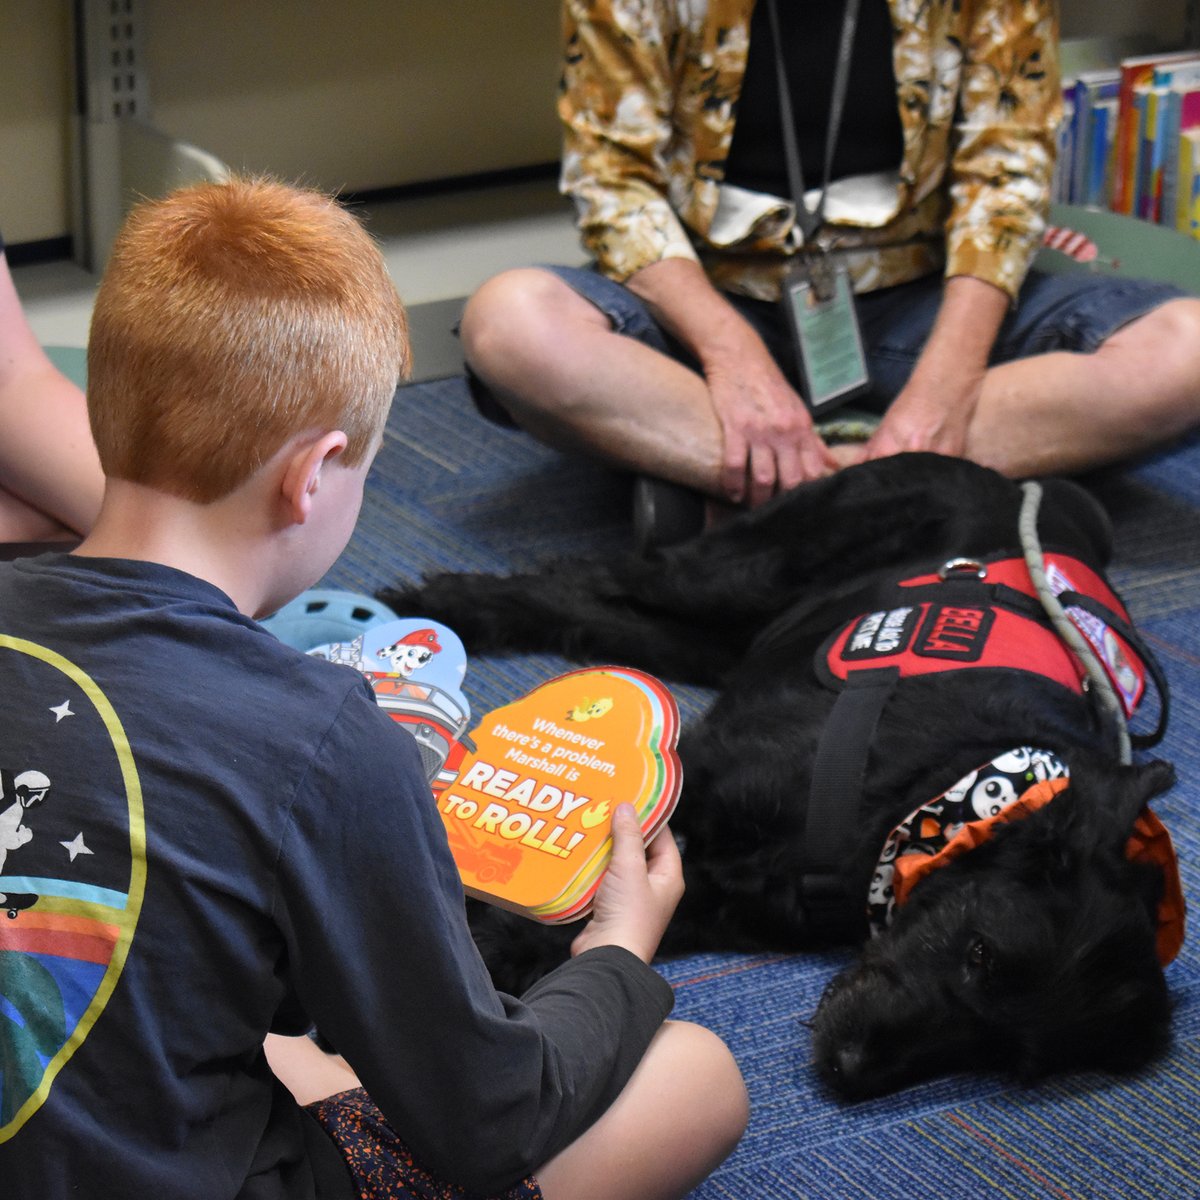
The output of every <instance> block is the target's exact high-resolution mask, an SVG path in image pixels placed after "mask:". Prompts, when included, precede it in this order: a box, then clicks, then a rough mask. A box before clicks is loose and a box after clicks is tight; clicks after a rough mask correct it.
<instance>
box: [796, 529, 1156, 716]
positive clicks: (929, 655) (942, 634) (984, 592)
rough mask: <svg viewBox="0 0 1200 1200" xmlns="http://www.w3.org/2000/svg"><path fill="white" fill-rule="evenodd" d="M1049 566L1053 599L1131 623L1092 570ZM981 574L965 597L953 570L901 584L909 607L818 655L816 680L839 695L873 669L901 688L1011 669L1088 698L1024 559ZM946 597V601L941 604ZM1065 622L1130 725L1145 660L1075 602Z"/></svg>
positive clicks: (840, 634)
mask: <svg viewBox="0 0 1200 1200" xmlns="http://www.w3.org/2000/svg"><path fill="white" fill-rule="evenodd" d="M1045 563H1046V579H1047V582H1048V583H1049V585H1050V588H1051V590H1052V591H1053V592H1054V594H1055V595H1056V596H1059V595H1064V594H1069V593H1075V594H1077V595H1078V596H1081V597H1085V598H1087V599H1090V600H1093V601H1096V602H1097V603H1098V605H1100V606H1102V607H1103V608H1105V609H1108V610H1109V611H1110V612H1111V613H1113V614H1114V615H1115V616H1116V617H1118V618H1119V619H1120V620H1121V621H1123V622H1125V623H1128V621H1129V614H1128V613H1127V612H1126V610H1125V607H1124V605H1123V604H1122V603H1121V601H1120V600H1119V599H1118V598H1117V596H1116V595H1115V594H1114V592H1113V591H1112V589H1111V588H1110V587H1109V586H1108V584H1107V583H1105V581H1104V580H1103V579H1102V578H1101V577H1100V576H1099V575H1098V574H1097V573H1096V572H1095V571H1093V570H1092V569H1091V567H1089V566H1087V565H1086V564H1085V563H1082V562H1080V561H1079V560H1078V559H1076V558H1071V557H1069V556H1068V555H1064V554H1054V553H1047V554H1046V556H1045ZM972 566H974V564H972ZM979 570H980V571H984V572H986V574H985V575H984V576H983V580H981V581H979V582H976V580H975V579H971V580H968V581H966V588H963V587H962V581H961V577H960V576H957V575H956V574H955V573H954V571H953V570H952V565H951V564H948V565H947V567H944V568H943V569H942V573H940V574H931V575H918V576H915V577H913V578H912V579H906V580H904V581H903V582H902V583H901V584H900V585H899V590H898V592H897V596H898V597H901V598H902V597H903V592H904V590H905V589H909V590H911V591H912V593H913V598H912V601H911V602H907V603H895V604H893V606H892V607H890V608H886V609H879V610H877V611H875V612H869V613H864V614H863V615H861V616H859V617H856V618H854V619H853V620H852V621H850V622H849V623H847V624H846V625H844V626H842V628H841V629H839V630H838V631H837V632H835V633H834V635H833V636H832V637H831V638H830V639H829V640H828V641H827V642H826V643H825V645H824V646H823V647H822V648H821V651H820V652H818V655H817V670H818V674H820V675H821V677H822V678H823V679H824V680H825V682H826V683H828V684H831V685H833V686H834V687H837V686H839V685H840V684H841V683H843V682H845V680H846V679H847V678H848V676H849V674H850V672H851V671H855V670H859V669H862V668H870V667H897V668H899V671H900V676H901V678H908V677H910V676H914V675H928V674H932V673H934V672H939V671H948V670H954V669H958V668H964V667H966V668H972V667H973V668H980V667H989V668H993V669H994V668H997V667H1009V668H1012V669H1014V670H1020V671H1032V672H1035V673H1036V674H1039V675H1043V676H1045V677H1046V678H1048V679H1052V680H1054V681H1055V682H1056V683H1060V684H1062V685H1063V686H1064V687H1068V688H1070V689H1071V690H1072V691H1074V692H1076V693H1079V694H1082V692H1083V688H1084V684H1083V681H1084V679H1085V677H1086V671H1085V669H1084V667H1083V665H1082V664H1081V663H1080V662H1079V660H1078V659H1077V658H1076V656H1075V655H1074V654H1073V653H1072V652H1071V651H1070V650H1069V649H1068V648H1067V646H1066V645H1065V644H1064V642H1063V641H1062V639H1061V638H1060V637H1059V635H1058V634H1057V633H1056V632H1055V630H1054V629H1053V627H1052V626H1050V625H1049V624H1047V623H1046V618H1045V616H1044V613H1043V610H1042V608H1041V605H1040V603H1039V602H1038V600H1037V596H1036V592H1035V590H1034V586H1033V581H1032V580H1031V578H1030V575H1029V568H1028V567H1027V566H1026V565H1025V561H1024V559H1022V558H1006V559H1002V560H1001V561H999V562H993V563H987V564H986V565H980V566H979ZM943 590H944V594H945V599H944V600H942V599H940V598H939V593H940V592H942V591H943ZM955 592H958V593H959V595H958V596H956V595H955ZM964 596H965V597H969V598H967V599H963V597H964ZM1066 613H1067V616H1068V617H1070V619H1071V621H1072V622H1073V623H1074V624H1075V626H1076V627H1077V628H1078V629H1079V632H1080V633H1081V634H1082V635H1083V636H1084V637H1085V638H1086V639H1087V641H1088V642H1089V643H1090V645H1091V646H1092V649H1093V650H1094V651H1095V652H1096V655H1097V657H1098V658H1099V660H1100V663H1101V664H1102V666H1103V667H1104V670H1105V673H1106V674H1107V675H1108V677H1109V679H1110V680H1111V681H1112V685H1113V687H1114V689H1115V690H1116V694H1117V696H1118V697H1119V699H1120V701H1121V704H1122V707H1123V708H1124V710H1125V715H1126V716H1130V715H1131V714H1132V713H1133V710H1134V709H1135V708H1136V707H1137V705H1138V703H1139V701H1140V700H1141V698H1142V694H1143V692H1144V691H1145V686H1146V668H1145V665H1144V663H1143V662H1142V660H1141V658H1140V656H1139V655H1138V654H1137V652H1136V651H1135V650H1134V649H1133V647H1132V646H1130V644H1129V643H1128V642H1127V641H1126V640H1125V638H1124V637H1123V636H1122V635H1121V634H1120V633H1118V632H1117V631H1116V630H1115V629H1114V628H1113V627H1112V625H1111V624H1109V622H1107V621H1105V620H1103V619H1102V618H1101V617H1099V616H1097V615H1096V614H1095V613H1094V612H1093V611H1089V610H1088V609H1085V608H1083V607H1081V606H1080V605H1078V604H1071V603H1070V597H1069V596H1068V601H1067V603H1066Z"/></svg>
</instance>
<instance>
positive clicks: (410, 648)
mask: <svg viewBox="0 0 1200 1200" xmlns="http://www.w3.org/2000/svg"><path fill="white" fill-rule="evenodd" d="M441 650H442V645H441V643H440V642H439V641H438V639H437V633H436V632H435V631H434V630H432V629H414V630H413V632H412V633H407V634H405V635H404V637H402V638H400V640H399V641H396V642H393V643H392V644H391V645H390V646H385V647H384V648H383V649H382V650H378V651H376V654H375V657H376V658H382V659H383V661H384V662H386V663H390V664H391V669H392V670H393V671H395V672H396V673H397V674H398V675H401V676H403V677H404V678H405V679H407V678H408V677H409V676H410V675H411V674H412V673H413V672H414V671H419V670H420V669H421V668H422V667H424V666H426V665H427V664H428V663H429V661H430V659H432V658H433V656H434V655H435V654H440V653H441Z"/></svg>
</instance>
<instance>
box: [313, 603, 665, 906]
mask: <svg viewBox="0 0 1200 1200" xmlns="http://www.w3.org/2000/svg"><path fill="white" fill-rule="evenodd" d="M309 653H310V654H312V655H315V656H316V657H318V658H324V659H327V660H329V661H331V662H336V663H341V664H343V665H345V666H349V667H353V668H354V669H356V670H358V671H361V672H362V673H363V675H364V676H365V677H366V678H367V680H368V681H369V682H370V684H371V687H372V689H373V690H374V692H375V699H376V701H377V702H378V704H379V705H380V707H382V708H383V709H385V710H386V711H387V713H388V715H389V716H390V717H391V718H392V719H393V720H394V721H396V722H397V723H398V724H400V725H401V726H402V727H403V728H404V729H405V730H406V731H407V732H408V733H410V734H411V735H412V736H413V737H414V738H415V739H416V742H417V746H418V749H419V751H420V755H421V763H422V766H423V767H424V768H425V773H426V777H427V778H428V779H429V782H430V785H431V788H432V791H433V795H434V799H435V801H436V803H437V806H438V812H439V814H440V815H441V818H442V822H443V824H444V825H445V827H446V834H447V838H448V840H449V843H450V850H451V853H452V854H453V855H454V860H455V863H456V864H457V866H458V869H459V874H460V876H461V877H462V881H463V887H464V888H465V889H466V891H467V893H468V894H469V895H472V896H475V897H476V898H478V899H481V900H487V901H489V902H491V903H493V904H497V905H500V906H501V907H503V908H508V909H512V910H513V911H515V912H519V913H522V914H523V915H525V916H528V917H532V918H533V919H535V920H538V921H544V922H547V923H555V924H557V923H559V922H565V921H574V920H578V919H580V918H581V917H584V916H586V915H587V913H588V912H589V911H590V910H591V906H592V901H593V899H594V897H595V894H596V889H597V888H598V887H599V886H600V880H601V878H602V877H603V875H604V871H605V869H606V867H607V866H608V862H609V859H610V858H611V856H612V837H611V833H610V826H611V820H612V813H613V811H614V810H615V808H616V806H617V805H618V804H619V803H621V802H622V801H628V802H629V803H631V804H632V805H633V806H634V809H635V810H636V812H637V814H638V817H639V819H640V821H641V826H642V837H643V840H644V841H645V842H646V843H647V844H648V843H649V842H650V841H651V840H652V839H653V838H654V837H655V835H657V833H658V832H659V830H660V829H661V828H662V826H663V825H664V824H665V823H666V821H667V819H668V818H669V817H670V815H671V813H672V812H673V811H674V809H675V805H676V803H677V801H678V799H679V792H680V788H681V786H682V782H683V777H682V769H681V766H680V762H679V756H678V754H677V753H676V745H677V743H678V741H679V708H678V705H677V704H676V703H675V698H674V697H673V696H672V695H671V693H670V692H669V691H668V690H667V688H666V687H665V686H664V685H663V684H662V683H660V682H659V681H658V680H657V679H655V678H654V677H653V676H651V675H647V674H645V673H644V672H642V671H636V670H633V669H631V668H626V667H618V666H606V667H597V668H588V669H584V670H579V671H570V672H568V673H567V674H565V675H559V676H557V677H555V678H553V679H550V680H548V681H547V682H545V683H543V684H540V685H539V686H537V687H536V688H534V689H533V690H532V691H531V692H529V693H528V694H527V695H525V696H523V697H521V698H520V699H518V700H516V701H514V702H513V703H511V704H507V705H504V706H503V707H501V708H497V709H494V710H492V711H491V712H489V713H487V714H486V715H485V716H483V717H482V718H481V719H480V721H479V723H478V725H477V727H476V728H475V730H474V731H473V733H472V734H471V735H470V736H468V735H467V732H466V731H467V726H468V724H469V720H470V706H469V705H468V702H467V699H466V697H465V696H464V695H463V692H462V681H463V679H464V677H465V675H466V670H467V656H466V651H465V650H464V648H463V644H462V642H461V641H460V640H459V638H458V636H457V634H455V633H454V631H453V630H451V629H448V628H447V627H446V626H445V625H441V624H439V623H438V622H437V621H432V620H429V619H428V618H424V617H409V618H405V619H397V620H395V621H386V622H383V623H381V624H377V625H375V626H373V627H371V628H369V629H367V630H365V631H364V632H362V633H359V634H357V636H355V637H352V638H350V639H349V640H347V641H344V642H332V643H328V644H325V645H320V646H316V647H314V648H312V649H311V650H309Z"/></svg>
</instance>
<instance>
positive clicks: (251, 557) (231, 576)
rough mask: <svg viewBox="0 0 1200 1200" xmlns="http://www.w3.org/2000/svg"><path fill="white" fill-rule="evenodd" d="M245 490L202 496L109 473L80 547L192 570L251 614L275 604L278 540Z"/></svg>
mask: <svg viewBox="0 0 1200 1200" xmlns="http://www.w3.org/2000/svg"><path fill="white" fill-rule="evenodd" d="M247 499H248V498H247V497H246V496H244V495H242V494H241V490H240V489H239V492H238V493H235V494H234V495H233V496H230V497H226V498H225V499H223V500H218V501H216V502H214V503H212V504H197V503H195V502H193V501H191V500H185V499H183V498H181V497H179V496H172V495H168V494H167V493H165V492H161V491H158V490H157V489H155V488H151V487H146V486H145V485H143V484H138V483H130V482H129V481H127V480H120V479H116V480H114V479H110V480H109V481H108V483H107V485H106V488H105V494H104V503H103V504H102V506H101V509H100V515H99V517H98V518H97V519H96V524H95V525H94V526H93V528H92V531H91V533H90V534H89V535H88V536H87V537H86V538H85V539H84V541H83V542H82V543H81V544H80V545H79V546H78V547H77V548H76V549H75V550H74V551H73V553H74V554H77V555H81V556H83V557H89V558H124V559H134V560H136V561H139V562H152V563H159V564H161V565H163V566H167V567H174V568H176V569H177V570H180V571H185V572H187V573H188V574H189V575H194V576H195V577H196V578H198V579H203V580H205V581H207V582H208V583H211V584H213V585H214V586H215V587H218V588H220V589H221V591H223V592H224V593H225V594H226V595H227V596H229V598H230V599H231V600H232V601H233V602H234V604H235V605H236V606H237V608H238V611H239V612H242V613H245V614H246V615H248V616H254V615H256V614H263V613H264V609H265V608H266V607H269V605H270V600H271V590H272V578H273V572H272V569H271V568H272V564H273V563H274V562H275V560H276V555H277V553H278V548H277V547H276V545H275V542H276V541H277V540H278V539H280V538H285V537H286V530H285V531H278V530H276V531H274V532H273V531H272V530H271V529H270V528H269V521H268V520H266V519H264V515H263V514H262V511H261V509H262V506H260V505H255V504H252V503H247V502H246V501H247Z"/></svg>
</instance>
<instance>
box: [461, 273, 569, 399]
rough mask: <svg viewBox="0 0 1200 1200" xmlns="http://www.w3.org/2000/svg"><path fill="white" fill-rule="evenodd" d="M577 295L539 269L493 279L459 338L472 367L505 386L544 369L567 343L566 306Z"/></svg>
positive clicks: (472, 302)
mask: <svg viewBox="0 0 1200 1200" xmlns="http://www.w3.org/2000/svg"><path fill="white" fill-rule="evenodd" d="M564 293H566V295H565V296H564ZM574 297H575V293H574V292H572V291H571V289H570V288H568V287H567V285H566V284H565V283H563V282H562V280H561V279H559V278H558V277H557V276H556V275H554V274H553V273H551V272H550V271H543V270H540V269H538V268H537V267H520V268H517V269H515V270H512V271H505V272H503V273H502V274H500V275H496V276H493V277H492V278H491V279H489V280H488V281H487V282H486V283H484V284H482V285H481V286H480V287H479V289H478V290H477V291H476V292H475V293H474V295H472V296H471V298H470V299H469V300H468V301H467V304H466V307H465V308H464V309H463V315H462V322H461V324H460V326H459V336H460V338H461V341H462V347H463V355H464V357H465V358H466V360H467V362H468V363H469V364H470V366H471V369H472V370H474V371H475V372H476V373H477V374H478V375H480V376H482V377H483V378H484V379H486V380H488V381H489V382H492V383H496V384H499V385H501V386H503V385H505V384H508V383H509V382H510V381H511V380H512V379H513V377H514V375H516V376H520V375H524V374H525V373H526V372H528V371H529V370H536V369H538V367H539V366H540V365H541V363H542V361H543V360H544V358H545V357H546V356H547V355H550V354H553V353H554V352H555V350H556V348H557V347H559V346H561V345H562V342H563V336H564V330H563V324H564V309H565V302H566V301H568V300H569V299H570V298H574Z"/></svg>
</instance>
